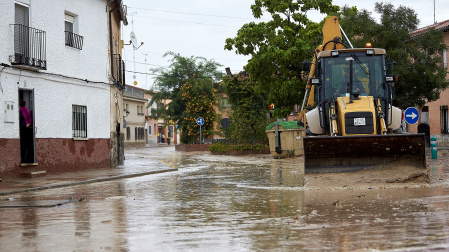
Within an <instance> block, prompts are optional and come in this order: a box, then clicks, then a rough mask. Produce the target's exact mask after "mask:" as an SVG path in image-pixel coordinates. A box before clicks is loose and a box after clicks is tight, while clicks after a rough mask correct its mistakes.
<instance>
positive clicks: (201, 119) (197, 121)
mask: <svg viewBox="0 0 449 252" xmlns="http://www.w3.org/2000/svg"><path fill="white" fill-rule="evenodd" d="M196 124H198V125H199V126H200V143H201V142H202V141H201V135H202V134H201V126H202V125H203V124H204V119H203V118H202V117H198V118H197V119H196Z"/></svg>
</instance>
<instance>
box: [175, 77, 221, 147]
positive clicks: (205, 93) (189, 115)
mask: <svg viewBox="0 0 449 252" xmlns="http://www.w3.org/2000/svg"><path fill="white" fill-rule="evenodd" d="M195 77H196V76H195V75H193V78H189V79H188V80H186V81H185V84H184V85H183V86H182V87H181V93H182V95H181V96H182V101H183V103H184V104H185V106H186V109H185V111H183V113H182V118H181V119H179V120H178V125H180V127H181V130H182V133H181V142H182V143H192V142H193V141H194V140H196V139H199V138H200V126H199V125H198V124H197V123H196V119H197V118H198V117H202V118H203V119H204V124H203V125H202V126H201V133H202V137H211V136H212V135H213V133H214V121H215V117H216V113H215V105H216V98H215V94H214V88H213V85H214V84H213V82H212V80H211V79H205V78H195Z"/></svg>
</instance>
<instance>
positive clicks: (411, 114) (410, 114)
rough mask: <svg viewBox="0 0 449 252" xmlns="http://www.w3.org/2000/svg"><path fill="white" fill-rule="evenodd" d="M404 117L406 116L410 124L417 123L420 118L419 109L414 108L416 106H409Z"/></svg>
mask: <svg viewBox="0 0 449 252" xmlns="http://www.w3.org/2000/svg"><path fill="white" fill-rule="evenodd" d="M404 117H405V121H406V122H407V123H408V124H415V123H417V122H418V119H419V112H418V110H417V109H416V108H414V107H408V108H407V109H406V110H405V113H404Z"/></svg>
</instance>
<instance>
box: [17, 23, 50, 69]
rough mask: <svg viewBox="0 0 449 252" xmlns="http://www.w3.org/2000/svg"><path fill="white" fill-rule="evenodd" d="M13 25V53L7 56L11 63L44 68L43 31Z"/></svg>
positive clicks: (45, 63) (44, 39)
mask: <svg viewBox="0 0 449 252" xmlns="http://www.w3.org/2000/svg"><path fill="white" fill-rule="evenodd" d="M13 26H14V55H10V56H9V61H10V62H11V64H12V65H20V66H28V67H32V68H39V69H43V70H46V69H47V60H46V46H45V43H46V35H45V31H41V30H38V29H35V28H32V27H28V26H25V25H21V24H13Z"/></svg>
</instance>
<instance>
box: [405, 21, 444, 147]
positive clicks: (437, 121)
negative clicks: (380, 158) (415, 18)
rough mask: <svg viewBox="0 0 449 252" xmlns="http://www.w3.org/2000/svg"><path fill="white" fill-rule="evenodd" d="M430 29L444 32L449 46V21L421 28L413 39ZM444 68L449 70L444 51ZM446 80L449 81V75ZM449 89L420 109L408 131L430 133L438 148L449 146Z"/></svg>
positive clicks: (415, 32) (412, 34)
mask: <svg viewBox="0 0 449 252" xmlns="http://www.w3.org/2000/svg"><path fill="white" fill-rule="evenodd" d="M430 28H435V29H436V30H440V31H442V32H443V36H444V41H445V43H446V45H447V46H449V20H446V21H444V22H440V23H436V24H433V25H431V26H428V27H424V28H421V29H419V30H416V31H414V32H412V33H411V36H412V37H416V36H419V35H420V34H422V33H424V32H426V30H428V29H430ZM441 57H442V59H443V60H442V61H443V67H444V68H445V69H446V70H447V69H448V62H449V53H448V52H447V51H444V52H443V54H442V55H441ZM446 79H448V80H449V74H448V75H447V77H446ZM448 106H449V89H446V90H443V91H441V93H440V99H438V100H437V101H434V102H429V103H426V104H425V105H424V107H422V108H418V111H419V112H420V117H419V120H418V122H417V123H416V124H413V125H408V127H407V130H408V131H409V132H412V133H418V132H422V133H425V131H428V132H429V134H430V136H432V137H436V138H437V145H438V146H449V119H448V117H449V114H448Z"/></svg>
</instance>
